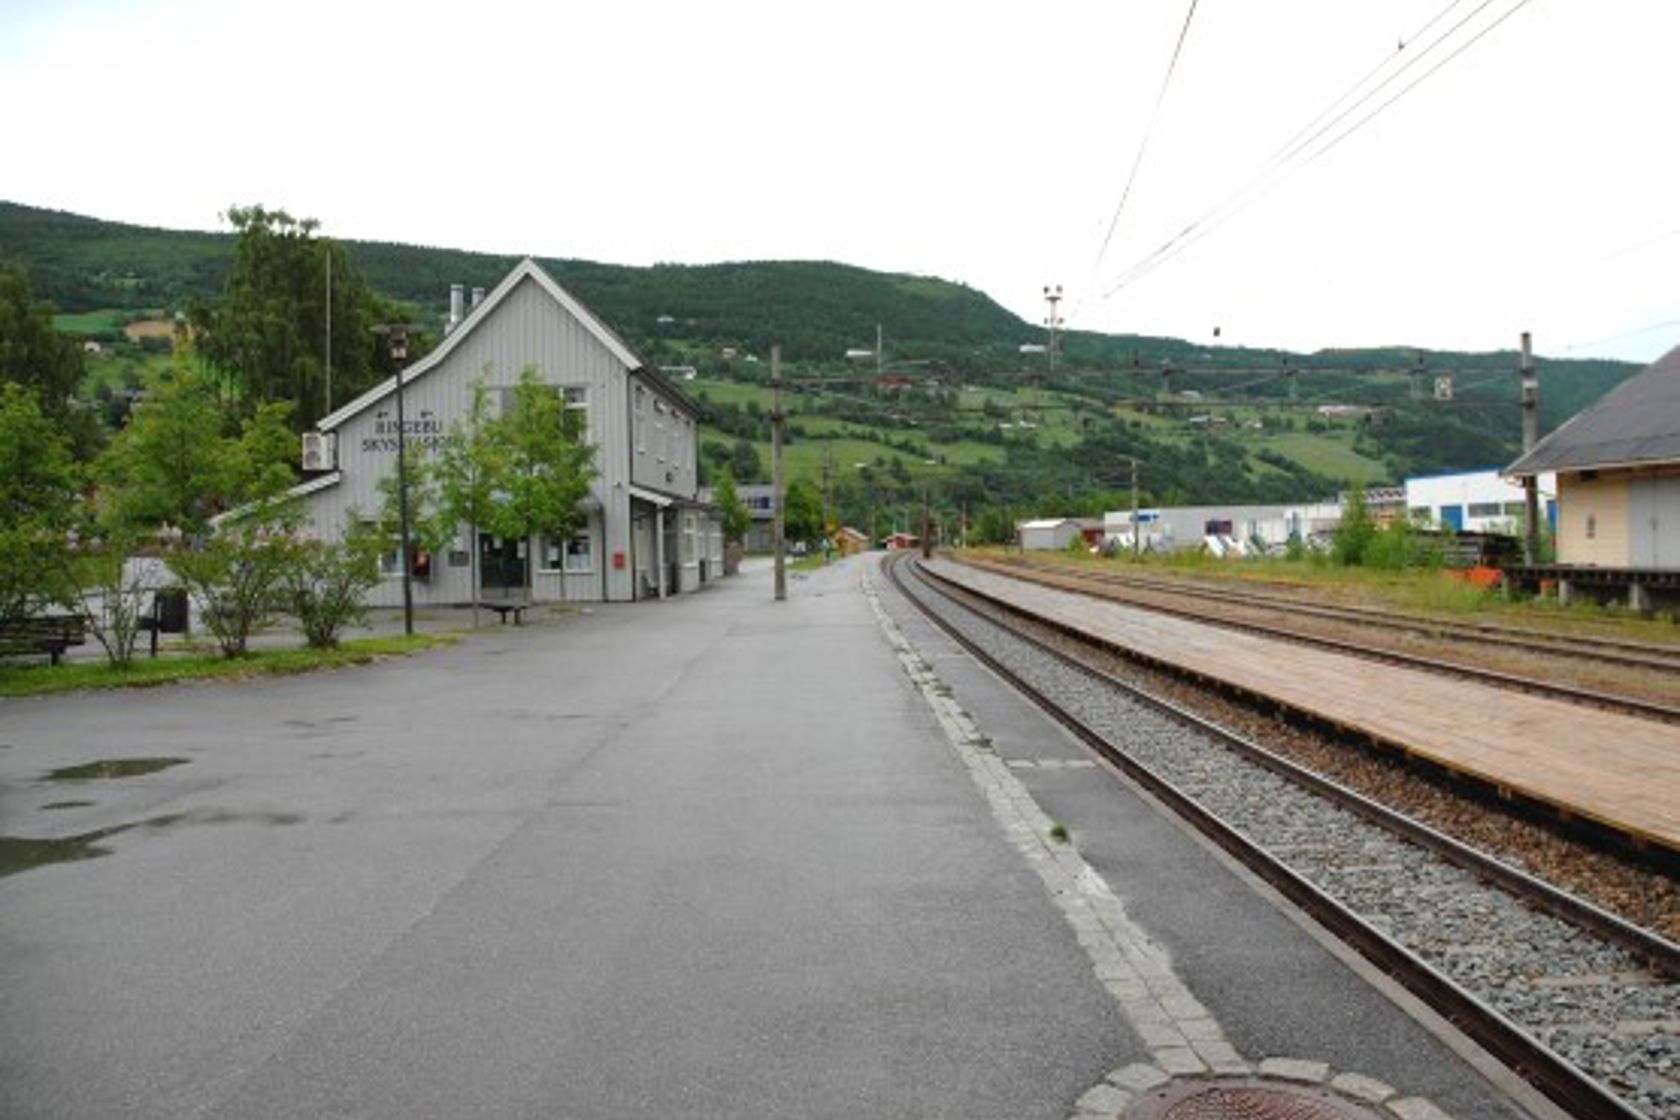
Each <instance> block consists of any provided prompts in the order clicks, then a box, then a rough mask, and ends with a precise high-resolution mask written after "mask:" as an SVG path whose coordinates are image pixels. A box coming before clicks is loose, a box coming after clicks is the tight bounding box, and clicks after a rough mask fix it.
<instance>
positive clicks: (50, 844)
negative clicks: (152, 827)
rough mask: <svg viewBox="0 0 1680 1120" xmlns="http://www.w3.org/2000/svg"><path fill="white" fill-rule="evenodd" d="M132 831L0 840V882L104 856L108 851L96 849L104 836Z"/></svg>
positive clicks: (123, 828) (104, 830)
mask: <svg viewBox="0 0 1680 1120" xmlns="http://www.w3.org/2000/svg"><path fill="white" fill-rule="evenodd" d="M132 827H133V826H132V825H126V824H120V825H117V826H116V827H115V828H101V829H99V830H98V831H96V832H84V833H82V835H80V836H66V837H64V838H62V839H59V840H30V839H28V838H26V837H22V836H0V879H4V878H5V877H6V876H8V875H16V874H17V873H18V872H20V871H33V870H34V869H35V868H37V867H46V866H48V865H50V864H54V863H72V862H75V861H76V860H83V859H97V858H98V857H100V856H108V855H110V854H111V849H109V848H101V847H99V841H101V840H103V839H105V838H106V837H107V836H115V835H116V834H117V833H119V832H126V831H127V830H128V829H129V828H132Z"/></svg>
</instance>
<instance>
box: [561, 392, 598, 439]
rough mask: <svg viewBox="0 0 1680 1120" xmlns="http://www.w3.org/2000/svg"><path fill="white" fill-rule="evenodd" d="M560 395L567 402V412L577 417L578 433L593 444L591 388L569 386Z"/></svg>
mask: <svg viewBox="0 0 1680 1120" xmlns="http://www.w3.org/2000/svg"><path fill="white" fill-rule="evenodd" d="M560 395H561V397H562V398H563V399H564V400H565V402H566V411H567V412H570V413H573V414H575V415H576V416H577V418H578V431H579V432H581V433H582V434H583V438H584V439H585V440H586V441H588V442H591V443H593V442H594V440H593V439H592V438H591V436H590V431H589V386H587V385H567V386H565V387H564V388H563V389H561V390H560Z"/></svg>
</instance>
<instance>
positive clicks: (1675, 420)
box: [1504, 347, 1680, 608]
mask: <svg viewBox="0 0 1680 1120" xmlns="http://www.w3.org/2000/svg"><path fill="white" fill-rule="evenodd" d="M1553 471H1555V472H1556V473H1557V506H1558V517H1557V561H1558V568H1559V569H1560V570H1559V571H1557V572H1556V573H1554V578H1557V579H1559V580H1560V581H1561V583H1560V587H1561V589H1562V590H1563V592H1564V593H1566V594H1567V593H1569V592H1571V591H1572V590H1578V589H1581V588H1583V587H1585V586H1589V585H1595V584H1596V585H1600V586H1609V587H1615V588H1617V589H1622V588H1625V589H1627V591H1628V592H1629V598H1630V601H1631V602H1632V603H1633V604H1634V605H1635V606H1636V607H1639V608H1645V607H1649V606H1650V592H1651V590H1652V589H1654V588H1668V589H1680V347H1676V348H1675V349H1673V350H1670V351H1669V352H1668V353H1667V354H1665V355H1663V357H1661V358H1659V359H1658V360H1657V361H1655V362H1653V363H1651V364H1650V365H1649V366H1647V367H1645V369H1643V370H1642V371H1640V372H1639V373H1637V374H1635V375H1634V376H1632V377H1630V378H1628V379H1627V380H1626V381H1624V382H1622V383H1621V384H1620V385H1618V386H1616V387H1615V388H1614V389H1612V390H1610V391H1609V392H1608V393H1606V394H1605V395H1604V396H1603V397H1602V398H1600V399H1599V401H1598V403H1596V404H1594V405H1592V406H1591V407H1590V408H1587V409H1586V410H1585V411H1583V412H1580V413H1578V414H1577V415H1575V416H1574V417H1573V418H1571V419H1570V420H1568V421H1566V422H1565V423H1564V424H1563V425H1562V426H1561V427H1559V428H1558V429H1557V430H1556V431H1554V432H1552V433H1551V434H1550V435H1548V436H1547V437H1546V438H1544V439H1542V440H1541V441H1540V442H1538V443H1537V444H1535V445H1534V448H1533V450H1531V451H1529V452H1528V454H1526V455H1524V456H1523V457H1522V458H1520V459H1518V460H1517V461H1516V462H1515V463H1512V464H1511V465H1510V466H1508V467H1506V468H1505V470H1504V474H1505V475H1506V476H1507V477H1510V478H1516V479H1526V478H1533V477H1535V476H1536V475H1542V474H1545V473H1547V472H1553Z"/></svg>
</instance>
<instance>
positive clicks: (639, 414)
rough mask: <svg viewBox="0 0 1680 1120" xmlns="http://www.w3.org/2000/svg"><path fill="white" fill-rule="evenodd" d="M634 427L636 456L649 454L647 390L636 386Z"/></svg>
mask: <svg viewBox="0 0 1680 1120" xmlns="http://www.w3.org/2000/svg"><path fill="white" fill-rule="evenodd" d="M634 427H635V430H636V432H635V434H636V454H638V455H645V454H647V389H646V388H645V387H643V386H641V385H638V386H636V408H635V421H634Z"/></svg>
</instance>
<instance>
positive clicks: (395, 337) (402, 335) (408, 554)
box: [373, 323, 415, 637]
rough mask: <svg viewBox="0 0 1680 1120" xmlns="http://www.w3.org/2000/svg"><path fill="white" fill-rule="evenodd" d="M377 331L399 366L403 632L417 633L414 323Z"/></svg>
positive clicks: (396, 375)
mask: <svg viewBox="0 0 1680 1120" xmlns="http://www.w3.org/2000/svg"><path fill="white" fill-rule="evenodd" d="M373 329H374V332H375V333H376V334H380V335H383V336H385V342H386V345H387V346H388V347H389V348H390V354H391V364H392V365H394V366H395V367H396V373H395V374H394V375H393V376H394V377H395V378H396V396H397V525H398V534H399V537H398V539H399V541H400V544H399V548H400V551H401V562H402V595H403V633H404V634H406V635H408V636H409V637H413V636H414V549H413V544H412V541H411V539H410V535H409V525H408V431H407V428H408V425H407V423H406V419H405V417H404V415H403V368H402V367H403V362H405V361H407V360H408V332H409V331H410V330H411V329H415V327H414V324H412V323H384V324H381V325H380V326H377V327H374V328H373Z"/></svg>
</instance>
